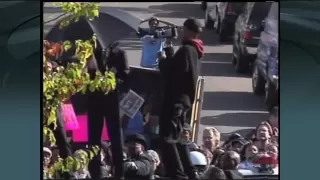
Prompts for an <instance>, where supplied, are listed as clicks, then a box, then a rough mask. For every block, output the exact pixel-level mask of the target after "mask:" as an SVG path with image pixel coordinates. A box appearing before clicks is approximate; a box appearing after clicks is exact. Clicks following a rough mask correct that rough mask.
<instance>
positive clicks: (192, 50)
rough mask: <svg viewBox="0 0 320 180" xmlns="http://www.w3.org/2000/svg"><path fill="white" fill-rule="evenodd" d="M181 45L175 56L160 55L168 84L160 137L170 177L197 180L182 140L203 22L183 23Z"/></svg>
mask: <svg viewBox="0 0 320 180" xmlns="http://www.w3.org/2000/svg"><path fill="white" fill-rule="evenodd" d="M183 26H184V31H183V40H182V45H181V47H180V48H179V49H178V51H177V52H176V53H175V54H174V55H168V54H167V53H172V52H173V48H172V47H168V48H167V49H166V50H165V52H161V53H159V59H161V60H160V61H159V69H160V73H161V75H162V76H163V79H164V84H165V92H164V101H163V104H162V109H161V115H160V123H159V134H160V138H161V139H162V141H163V146H162V148H163V150H162V153H161V154H162V156H163V163H164V167H165V168H166V172H167V174H168V176H169V177H170V178H173V179H175V178H177V179H188V178H189V179H196V178H197V176H196V172H195V168H194V167H193V165H192V163H191V160H190V152H189V148H188V146H187V143H183V141H181V134H182V132H183V126H184V123H189V121H190V114H191V108H192V104H193V102H194V99H195V92H196V83H197V79H198V74H199V70H198V69H199V65H198V64H199V60H200V59H201V58H202V57H203V55H204V52H203V42H202V41H201V40H200V39H199V35H200V33H201V31H202V28H201V24H200V22H199V21H198V20H197V19H195V18H188V19H187V20H186V21H185V22H184V24H183Z"/></svg>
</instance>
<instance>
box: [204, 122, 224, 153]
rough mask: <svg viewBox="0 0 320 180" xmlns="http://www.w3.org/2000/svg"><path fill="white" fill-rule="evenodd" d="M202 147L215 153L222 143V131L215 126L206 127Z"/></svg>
mask: <svg viewBox="0 0 320 180" xmlns="http://www.w3.org/2000/svg"><path fill="white" fill-rule="evenodd" d="M202 141H203V145H202V148H204V149H209V150H210V151H211V153H213V154H214V152H215V150H216V149H217V148H218V147H219V145H220V132H219V131H218V130H217V129H216V128H214V127H206V128H205V129H204V130H203V133H202Z"/></svg>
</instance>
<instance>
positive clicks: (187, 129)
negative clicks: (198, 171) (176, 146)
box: [181, 123, 199, 151]
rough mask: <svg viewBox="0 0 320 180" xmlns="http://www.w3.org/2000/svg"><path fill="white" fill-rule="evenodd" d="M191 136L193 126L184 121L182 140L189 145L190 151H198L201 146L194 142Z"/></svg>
mask: <svg viewBox="0 0 320 180" xmlns="http://www.w3.org/2000/svg"><path fill="white" fill-rule="evenodd" d="M191 136H192V129H191V126H190V125H189V124H188V123H184V126H183V131H182V135H181V140H182V142H184V143H186V144H187V145H188V147H189V150H190V151H196V150H198V149H199V146H198V145H197V144H196V143H194V142H192V140H191V138H192V137H191Z"/></svg>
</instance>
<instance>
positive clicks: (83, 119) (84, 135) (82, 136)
mask: <svg viewBox="0 0 320 180" xmlns="http://www.w3.org/2000/svg"><path fill="white" fill-rule="evenodd" d="M77 119H78V124H79V128H78V129H74V130H72V140H73V141H74V142H88V116H87V115H86V114H85V115H77ZM101 139H102V140H104V141H109V135H108V129H107V125H106V122H105V121H104V125H103V129H102V135H101Z"/></svg>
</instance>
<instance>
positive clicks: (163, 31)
mask: <svg viewBox="0 0 320 180" xmlns="http://www.w3.org/2000/svg"><path fill="white" fill-rule="evenodd" d="M153 35H154V38H166V39H174V38H176V37H177V36H178V27H177V26H165V27H160V28H158V29H156V31H155V33H154V34H153Z"/></svg>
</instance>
